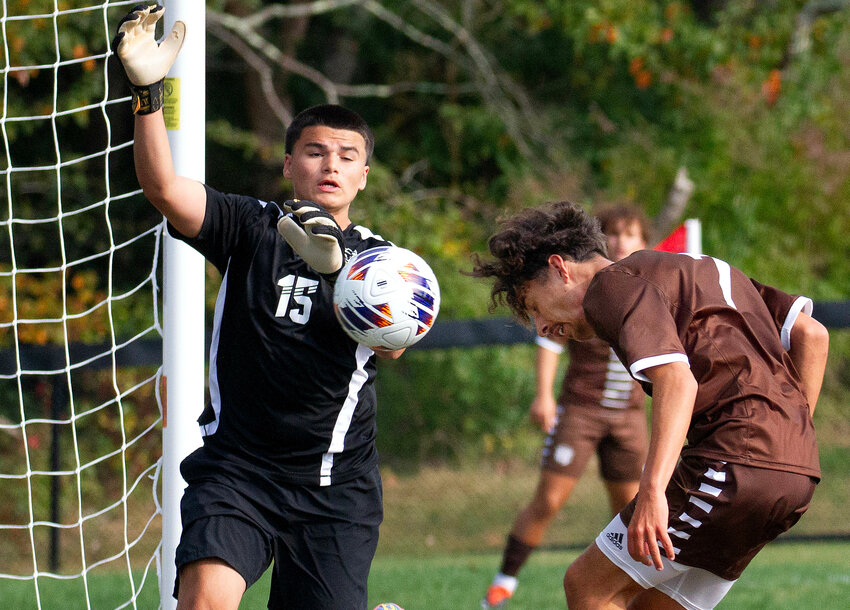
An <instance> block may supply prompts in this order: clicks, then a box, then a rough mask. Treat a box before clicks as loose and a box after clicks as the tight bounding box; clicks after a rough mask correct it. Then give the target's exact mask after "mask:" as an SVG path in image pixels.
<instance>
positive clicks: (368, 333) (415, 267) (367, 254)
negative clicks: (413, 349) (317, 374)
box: [334, 246, 440, 350]
mask: <svg viewBox="0 0 850 610" xmlns="http://www.w3.org/2000/svg"><path fill="white" fill-rule="evenodd" d="M439 309H440V287H439V285H438V284H437V277H436V276H435V275H434V272H433V271H431V268H430V267H429V266H428V263H426V262H425V261H424V260H422V258H421V257H419V256H418V255H417V254H414V253H413V252H411V251H410V250H406V249H405V248H398V247H396V246H378V247H376V248H370V249H368V250H364V251H363V252H360V253H358V254H357V255H356V256H353V257H352V258H351V259H350V260H349V261H348V262H347V263H346V264H345V266H344V267H343V268H342V270H341V271H340V272H339V276H338V277H337V280H336V285H335V286H334V311H335V312H336V317H337V319H338V320H339V323H340V325H341V326H342V329H343V330H344V331H345V333H346V334H347V335H348V336H349V337H351V338H352V339H354V340H355V341H357V342H358V343H360V344H362V345H365V346H367V347H374V348H380V349H389V350H397V349H402V348H405V347H410V346H411V345H413V344H414V343H416V342H417V341H419V340H420V339H421V338H422V337H424V336H425V333H427V332H428V331H429V330H430V329H431V326H432V325H433V324H434V320H436V319H437V312H438V311H439Z"/></svg>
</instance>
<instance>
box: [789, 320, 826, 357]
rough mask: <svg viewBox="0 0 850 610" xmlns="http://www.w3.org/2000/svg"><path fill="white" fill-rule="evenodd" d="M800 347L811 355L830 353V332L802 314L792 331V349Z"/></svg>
mask: <svg viewBox="0 0 850 610" xmlns="http://www.w3.org/2000/svg"><path fill="white" fill-rule="evenodd" d="M797 346H800V347H803V348H805V350H806V351H807V352H809V353H813V354H821V355H825V354H826V353H827V352H829V331H828V330H827V328H826V326H824V325H823V324H821V323H820V322H818V321H817V320H815V319H814V318H812V317H811V316H807V315H805V314H800V315H799V316H798V318H797V321H796V322H795V323H794V327H793V328H792V329H791V347H792V349H794V348H795V347H797Z"/></svg>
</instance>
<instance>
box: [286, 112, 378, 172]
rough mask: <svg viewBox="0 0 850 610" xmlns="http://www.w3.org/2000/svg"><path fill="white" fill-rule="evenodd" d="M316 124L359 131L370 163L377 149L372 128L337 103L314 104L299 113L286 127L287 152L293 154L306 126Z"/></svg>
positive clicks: (361, 118)
mask: <svg viewBox="0 0 850 610" xmlns="http://www.w3.org/2000/svg"><path fill="white" fill-rule="evenodd" d="M314 125H322V126H324V127H330V128H331V129H345V130H348V131H356V132H357V133H359V134H360V135H361V136H363V139H364V140H365V141H366V164H367V165H368V163H369V159H371V158H372V152H373V151H374V150H375V136H374V135H373V134H372V130H371V129H370V128H369V125H368V124H367V123H366V121H364V120H363V117H361V116H360V115H359V114H357V113H356V112H354V111H353V110H349V109H348V108H343V107H342V106H337V105H336V104H322V105H319V106H312V107H310V108H307V109H306V110H304V111H302V112H300V113H298V115H296V117H295V118H294V119H292V123H290V124H289V127H287V129H286V142H285V151H286V154H288V155H291V154H292V149H293V148H294V147H295V143H296V142H297V141H298V138H300V137H301V132H302V131H303V130H304V128H305V127H312V126H314Z"/></svg>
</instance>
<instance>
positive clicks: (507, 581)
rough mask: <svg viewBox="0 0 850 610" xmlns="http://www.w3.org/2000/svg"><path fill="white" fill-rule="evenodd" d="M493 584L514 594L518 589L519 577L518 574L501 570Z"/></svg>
mask: <svg viewBox="0 0 850 610" xmlns="http://www.w3.org/2000/svg"><path fill="white" fill-rule="evenodd" d="M493 584H494V585H497V586H499V587H502V588H504V589H505V590H507V591H508V593H510V594H511V595H513V594H514V591H516V585H517V579H516V576H508V575H507V574H502V573H501V572H499V573H498V574H496V577H495V578H494V579H493Z"/></svg>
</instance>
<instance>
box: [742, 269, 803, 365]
mask: <svg viewBox="0 0 850 610" xmlns="http://www.w3.org/2000/svg"><path fill="white" fill-rule="evenodd" d="M750 281H751V282H752V283H753V286H755V288H756V290H757V291H758V293H759V295H761V298H762V300H763V301H764V304H765V305H766V306H767V309H768V311H769V312H770V315H771V316H772V317H773V322H774V324H776V328H777V330H778V331H779V336H780V338H781V339H782V347H784V348H785V349H786V350H788V349H791V328H792V327H793V326H794V322H796V321H797V316H798V315H800V312H801V311H802V312H803V313H805V314H808V315H811V314H812V309H813V304H812V300H811V299H810V298H808V297H803V296H796V295H791V294H788V293H787V292H783V291H781V290H779V289H778V288H774V287H773V286H768V285H766V284H762V283H760V282H757V281H756V280H754V279H750Z"/></svg>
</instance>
